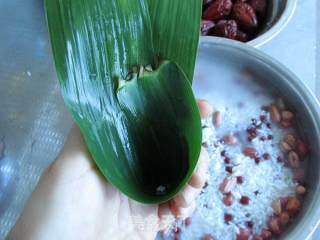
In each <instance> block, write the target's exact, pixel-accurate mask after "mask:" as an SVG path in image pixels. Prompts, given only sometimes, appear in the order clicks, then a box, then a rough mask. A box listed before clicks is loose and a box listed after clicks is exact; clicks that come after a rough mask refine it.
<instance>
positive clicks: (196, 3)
mask: <svg viewBox="0 0 320 240" xmlns="http://www.w3.org/2000/svg"><path fill="white" fill-rule="evenodd" d="M148 4H149V10H150V17H151V24H152V30H153V43H154V48H155V52H156V53H157V54H158V55H159V56H160V58H163V59H170V60H172V61H174V62H176V63H177V64H178V65H179V66H180V67H181V68H182V69H184V71H185V73H186V75H187V77H188V79H189V81H190V82H191V83H192V80H193V72H194V66H195V59H196V54H197V49H198V41H199V34H200V21H201V12H202V0H184V1H176V0H148Z"/></svg>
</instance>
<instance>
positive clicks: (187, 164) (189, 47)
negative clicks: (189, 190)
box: [46, 0, 201, 203]
mask: <svg viewBox="0 0 320 240" xmlns="http://www.w3.org/2000/svg"><path fill="white" fill-rule="evenodd" d="M155 2H162V1H155ZM174 2H176V4H182V5H183V6H184V7H185V5H186V4H190V8H189V7H185V9H188V11H185V12H184V14H186V15H188V17H189V18H186V23H185V24H187V25H188V24H189V25H190V28H189V30H190V32H189V36H188V39H189V40H187V41H186V43H185V44H184V46H180V48H179V49H176V52H175V53H174V57H173V55H172V51H174V50H170V51H164V50H161V47H158V46H157V45H154V36H155V33H154V32H155V30H154V29H153V27H152V26H155V24H156V23H155V22H152V21H151V18H150V16H151V15H152V14H151V13H150V11H155V10H156V9H160V7H161V8H165V6H170V4H172V3H170V4H169V1H167V0H163V4H164V5H161V6H160V7H159V6H158V7H156V9H155V8H154V7H152V6H151V5H152V2H150V1H146V0H112V1H110V0H91V1H87V0H47V1H46V11H47V18H48V25H49V32H50V37H51V44H52V49H53V55H54V60H55V65H56V70H57V75H58V79H59V81H60V85H61V91H62V95H63V97H64V100H65V103H66V105H67V107H68V109H69V110H70V112H71V114H72V116H73V118H74V120H75V121H76V123H77V124H78V125H79V127H80V129H81V132H82V134H83V136H84V139H85V141H86V143H87V145H88V148H89V151H90V153H91V155H92V157H93V159H94V160H95V162H96V163H97V165H98V167H99V169H100V170H101V172H102V174H103V175H104V176H105V177H106V178H107V179H108V180H109V181H110V183H111V184H113V185H114V186H115V187H117V188H118V189H119V190H120V191H122V192H123V193H125V194H126V195H128V196H129V197H131V198H133V199H135V200H137V201H140V202H143V203H159V202H164V201H166V200H168V199H170V198H172V197H173V196H174V195H175V194H176V193H177V192H178V191H179V190H180V189H181V188H182V187H183V186H184V185H185V184H186V182H187V181H188V179H189V177H190V176H191V174H192V171H193V169H194V167H195V165H196V163H197V159H198V156H199V152H200V144H201V124H200V116H199V110H198V108H197V105H196V101H195V98H194V96H193V93H192V89H191V85H190V82H191V79H192V75H193V69H194V64H190V62H191V63H192V62H194V60H195V56H196V48H197V44H198V37H199V26H200V12H201V3H200V1H199V2H197V1H194V0H186V1H180V0H175V1H174ZM182 5H181V6H182ZM192 7H193V9H194V10H192V9H191V8H192ZM151 9H153V10H151ZM161 11H164V10H163V9H162V10H161ZM163 14H166V15H167V16H168V17H169V18H170V17H171V19H172V20H173V27H179V24H182V22H181V21H179V24H178V25H174V18H175V17H174V16H170V14H168V12H163ZM182 14H183V13H182ZM186 17H187V16H186ZM192 20H193V21H194V22H192ZM156 25H157V24H156ZM196 25H197V26H198V27H196ZM157 26H158V27H157V29H159V27H160V26H161V25H157ZM166 28H167V29H168V26H166ZM183 29H185V28H183ZM160 30H161V29H159V31H160ZM177 31H179V30H177ZM170 32H171V34H172V35H174V36H170V33H169V36H167V37H164V35H163V34H160V35H158V37H160V38H161V39H162V40H163V44H164V45H163V46H166V45H167V46H170V42H166V39H167V38H168V39H171V40H174V38H176V37H177V36H179V33H178V34H177V32H176V31H173V30H172V31H170ZM182 35H186V34H185V33H184V34H182V33H181V36H182ZM187 43H189V44H187ZM175 44H176V43H175ZM166 49H170V47H169V48H167V47H166ZM171 49H172V48H171ZM180 52H181V54H180V55H179V53H180ZM182 52H183V53H182ZM171 56H172V57H171ZM179 56H181V59H179ZM188 56H189V57H190V61H187V63H185V62H186V61H185V58H186V57H188ZM159 59H161V60H159ZM166 59H168V60H166ZM170 60H171V61H170Z"/></svg>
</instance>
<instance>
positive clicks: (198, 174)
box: [189, 147, 209, 188]
mask: <svg viewBox="0 0 320 240" xmlns="http://www.w3.org/2000/svg"><path fill="white" fill-rule="evenodd" d="M208 166H209V155H208V152H207V150H206V149H205V148H203V147H202V148H201V152H200V157H199V161H198V164H197V167H196V169H195V171H194V173H193V174H192V176H191V178H190V181H189V185H191V186H192V187H194V188H202V187H203V185H204V184H205V182H206V180H207V171H208Z"/></svg>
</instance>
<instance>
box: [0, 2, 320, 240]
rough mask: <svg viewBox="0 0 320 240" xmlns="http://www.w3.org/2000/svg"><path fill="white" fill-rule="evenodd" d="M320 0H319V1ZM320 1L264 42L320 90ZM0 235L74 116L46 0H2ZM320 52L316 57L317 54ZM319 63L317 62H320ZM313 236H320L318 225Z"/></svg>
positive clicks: (1, 236)
mask: <svg viewBox="0 0 320 240" xmlns="http://www.w3.org/2000/svg"><path fill="white" fill-rule="evenodd" d="M316 5H318V6H316ZM317 8H318V9H320V1H316V0H308V1H305V0H299V1H298V7H297V10H296V12H295V15H294V16H293V19H292V20H291V22H290V23H289V25H288V26H287V27H286V29H285V30H283V31H282V32H281V33H280V34H279V35H278V36H277V37H275V38H274V39H273V40H272V41H271V42H269V43H267V44H266V45H264V46H263V47H262V48H261V50H262V51H264V52H266V53H268V54H269V55H271V56H273V57H275V58H276V59H278V60H279V61H281V62H282V63H284V64H285V65H286V66H288V67H289V68H290V69H291V70H292V71H293V72H294V73H296V74H297V75H298V77H299V78H300V79H301V80H302V81H304V82H305V83H306V84H307V85H308V86H309V88H310V89H311V90H312V91H314V92H316V93H317V95H318V96H319V94H320V84H319V81H318V80H319V76H320V75H319V72H317V70H316V64H317V63H319V60H320V48H317V44H319V39H320V38H319V37H320V36H319V35H318V36H317V34H316V30H317V28H316V26H317V24H316V21H317V14H318V13H317V12H316V11H317ZM0 10H1V16H0V25H1V32H0V54H1V56H2V60H1V62H0V83H1V85H0V86H1V87H0V96H1V101H0V156H1V141H3V142H4V145H5V149H4V158H3V159H1V160H0V173H5V174H0V176H4V177H2V178H0V239H4V238H5V236H6V234H7V232H8V231H9V229H10V228H11V226H12V225H13V224H14V222H15V221H16V219H17V218H18V216H19V213H20V212H21V210H22V209H23V206H24V204H25V202H26V200H27V199H28V197H29V195H30V193H31V192H32V190H33V189H34V187H35V185H36V183H37V181H38V179H39V177H40V176H41V173H42V172H43V170H44V169H46V167H47V166H48V165H49V164H50V163H51V162H52V161H53V160H54V159H55V157H56V156H57V154H58V153H59V151H60V149H61V147H62V145H63V143H64V140H65V137H66V135H67V133H68V130H69V128H70V126H71V123H72V121H71V118H70V116H69V114H68V112H67V111H66V109H65V107H64V105H63V102H62V99H61V97H60V93H59V86H58V82H57V80H56V75H55V71H54V68H53V63H52V58H51V52H50V51H51V50H50V45H49V41H48V33H47V28H46V21H45V15H44V7H43V0H26V1H21V0H10V1H1V2H0ZM316 60H318V62H317V61H316ZM318 71H319V70H318ZM314 239H320V232H319V233H318V234H317V236H315V237H314Z"/></svg>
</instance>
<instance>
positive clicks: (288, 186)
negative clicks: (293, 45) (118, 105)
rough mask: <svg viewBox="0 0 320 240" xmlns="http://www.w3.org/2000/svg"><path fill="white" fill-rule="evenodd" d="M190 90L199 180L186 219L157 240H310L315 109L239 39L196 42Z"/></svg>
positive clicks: (316, 170) (314, 219)
mask: <svg viewBox="0 0 320 240" xmlns="http://www.w3.org/2000/svg"><path fill="white" fill-rule="evenodd" d="M193 89H194V92H195V95H196V97H197V98H198V99H205V100H206V101H208V102H209V103H210V104H211V105H212V106H213V108H214V111H213V113H212V114H211V115H209V116H208V117H206V118H205V119H203V120H202V126H203V146H204V147H206V148H207V151H208V153H209V157H210V164H209V172H208V178H207V183H206V185H205V187H204V189H203V190H202V192H201V194H200V195H199V197H198V198H197V201H196V205H197V206H196V209H195V211H194V213H193V215H192V216H191V217H190V218H188V219H181V220H178V221H177V223H176V226H175V227H174V228H173V229H172V230H171V231H169V232H167V233H163V234H159V236H158V239H174V240H178V239H181V240H192V239H203V240H264V239H275V238H276V239H286V240H294V239H297V240H303V239H310V237H311V236H312V233H313V232H314V231H315V229H316V227H317V226H318V223H319V220H320V208H319V207H318V206H320V181H319V180H320V160H319V159H320V156H319V155H320V153H319V150H318V149H319V146H320V124H319V123H320V108H319V106H320V105H319V103H318V101H317V100H316V98H315V97H314V95H313V94H312V93H311V91H310V90H309V89H308V88H307V87H306V86H305V85H304V84H303V83H302V82H301V81H300V80H299V79H298V78H297V77H296V76H295V75H294V74H292V73H291V72H290V71H289V70H288V69H287V68H286V67H284V66H283V65H282V64H280V63H279V62H277V61H276V60H274V59H272V58H270V57H268V56H267V55H265V54H263V53H261V52H260V51H258V50H256V49H254V48H252V47H250V46H248V45H246V44H243V43H238V42H235V41H231V40H226V39H221V38H215V40H214V41H213V40H212V39H210V40H209V41H202V42H201V44H200V47H199V51H198V59H197V65H196V72H195V77H194V83H193Z"/></svg>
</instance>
